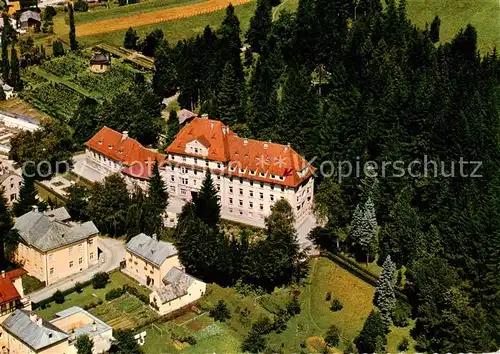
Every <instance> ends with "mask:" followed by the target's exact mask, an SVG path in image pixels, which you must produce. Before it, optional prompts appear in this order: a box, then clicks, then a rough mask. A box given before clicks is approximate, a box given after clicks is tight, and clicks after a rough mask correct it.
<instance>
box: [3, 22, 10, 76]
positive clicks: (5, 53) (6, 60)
mask: <svg viewBox="0 0 500 354" xmlns="http://www.w3.org/2000/svg"><path fill="white" fill-rule="evenodd" d="M2 19H3V23H4V28H3V30H2V79H3V82H5V83H7V82H9V78H10V62H9V43H10V38H9V30H8V29H9V28H10V21H9V16H8V15H7V13H3V14H2Z"/></svg>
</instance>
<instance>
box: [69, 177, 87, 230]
mask: <svg viewBox="0 0 500 354" xmlns="http://www.w3.org/2000/svg"><path fill="white" fill-rule="evenodd" d="M88 196H89V190H88V189H87V188H85V187H83V186H80V185H78V184H75V185H72V186H69V187H68V199H67V202H66V209H67V210H68V213H69V215H71V219H73V220H75V221H79V220H86V219H87V217H86V215H85V210H86V208H87V204H88V203H87V198H88Z"/></svg>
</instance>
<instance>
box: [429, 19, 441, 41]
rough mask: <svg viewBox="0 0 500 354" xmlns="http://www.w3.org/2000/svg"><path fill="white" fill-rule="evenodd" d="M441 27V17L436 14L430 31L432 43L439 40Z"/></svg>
mask: <svg viewBox="0 0 500 354" xmlns="http://www.w3.org/2000/svg"><path fill="white" fill-rule="evenodd" d="M440 27H441V19H440V18H439V16H436V17H434V20H432V23H431V29H430V31H429V37H430V39H431V41H432V43H437V42H439V30H440Z"/></svg>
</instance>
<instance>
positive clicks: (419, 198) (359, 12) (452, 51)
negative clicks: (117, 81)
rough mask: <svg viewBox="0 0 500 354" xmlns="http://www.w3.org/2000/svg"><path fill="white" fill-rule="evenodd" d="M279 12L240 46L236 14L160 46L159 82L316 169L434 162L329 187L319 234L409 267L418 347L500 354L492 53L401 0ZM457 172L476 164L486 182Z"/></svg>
mask: <svg viewBox="0 0 500 354" xmlns="http://www.w3.org/2000/svg"><path fill="white" fill-rule="evenodd" d="M272 5H273V4H271V3H270V1H268V0H259V1H258V5H257V9H256V13H255V16H254V17H253V18H252V20H251V24H250V28H249V30H248V32H247V33H245V34H242V33H241V28H240V24H239V21H238V18H237V17H236V16H235V14H234V9H233V8H232V7H231V6H230V7H229V8H228V9H227V14H226V18H225V19H224V21H223V23H222V25H221V27H220V28H219V29H218V30H217V31H215V30H212V29H211V28H210V27H207V28H206V29H205V31H204V33H203V34H202V35H199V36H197V37H196V38H191V39H189V40H185V41H182V42H179V43H178V44H177V45H175V46H173V47H170V46H169V45H168V44H166V43H163V44H161V46H162V48H161V49H162V50H158V51H157V52H156V71H155V78H154V83H155V85H154V86H156V87H157V88H161V90H162V93H165V92H175V90H176V89H180V97H179V100H180V104H181V106H182V107H185V108H188V109H198V110H199V113H200V114H201V113H208V114H209V116H211V117H214V118H216V119H220V120H222V121H223V122H225V123H226V124H229V125H231V126H232V128H233V129H235V130H236V131H238V132H239V133H240V134H242V135H245V136H249V137H255V138H258V139H265V140H268V139H270V140H272V141H277V142H280V143H284V144H286V143H291V145H292V146H293V148H295V149H296V150H297V151H299V152H300V153H301V154H303V155H305V156H306V157H307V158H308V159H311V160H312V159H314V164H315V165H316V166H320V165H321V164H322V163H323V162H324V161H352V162H353V163H354V162H355V161H359V162H360V163H361V164H363V163H365V162H367V161H375V162H376V163H378V164H379V165H381V164H382V162H383V161H402V162H403V163H405V164H406V165H407V164H409V163H410V162H412V161H418V162H420V163H423V161H433V162H432V164H431V167H432V168H434V169H433V170H432V173H429V174H428V175H426V176H416V177H414V176H415V174H414V176H410V175H409V174H408V173H406V174H405V175H404V176H400V177H398V178H396V177H382V176H376V175H370V176H363V175H355V176H348V177H344V178H343V179H342V180H341V183H340V184H337V183H336V182H334V181H333V180H334V179H335V180H337V179H338V178H337V177H338V175H336V176H334V177H333V178H331V179H324V180H323V177H322V176H321V175H320V176H319V177H318V182H320V185H319V189H318V192H317V198H318V209H321V210H320V211H321V214H322V215H323V216H324V225H323V227H321V228H319V229H316V230H314V232H313V235H312V236H311V237H312V238H313V239H314V240H315V241H316V242H317V243H319V244H320V245H321V246H322V247H323V248H326V249H329V250H331V251H335V249H337V247H340V248H344V249H350V250H351V251H352V252H353V253H354V254H356V255H358V256H359V255H360V256H362V257H365V256H366V260H368V261H375V260H377V261H378V262H380V263H382V262H383V261H384V260H385V259H386V258H387V256H388V255H390V256H391V258H392V260H393V261H394V262H395V263H396V265H397V267H398V268H401V267H403V268H404V269H406V290H405V291H406V293H407V295H408V297H409V300H410V302H411V305H412V307H413V316H414V318H416V325H415V328H414V330H413V331H412V336H413V337H414V338H415V339H416V340H417V345H418V346H417V349H418V350H420V351H427V352H463V351H474V352H483V351H492V350H496V349H498V346H499V345H500V336H499V333H500V332H499V331H498V328H500V313H499V309H500V275H499V270H500V263H499V256H500V232H499V226H500V200H499V196H500V194H499V178H500V174H499V170H498V165H499V162H500V156H499V153H500V150H499V141H498V139H499V110H498V108H499V107H498V106H499V102H500V101H499V98H500V97H499V88H498V87H499V81H500V64H499V61H498V58H497V53H496V52H493V53H479V52H478V50H477V36H478V34H477V32H476V30H475V29H474V28H473V27H472V26H470V25H468V26H466V24H464V29H463V30H462V31H460V32H459V33H457V34H456V36H455V38H454V39H453V40H452V42H451V43H446V44H439V43H438V42H439V23H440V20H439V18H435V19H434V21H432V20H433V19H429V21H430V22H431V21H432V24H431V25H429V26H427V27H426V28H425V29H419V28H416V27H415V26H414V25H413V24H412V23H411V21H410V20H409V19H408V18H407V17H406V11H405V1H404V0H400V1H398V2H396V1H395V0H386V3H385V4H384V5H382V3H381V2H380V1H379V0H359V1H354V0H334V1H332V0H300V1H299V8H298V11H297V12H296V13H294V14H291V13H282V14H281V15H280V17H279V19H277V20H275V21H272ZM242 37H244V40H243V41H242V39H241V38H242ZM243 47H244V48H245V50H244V51H243V53H242V51H241V48H243ZM424 159H425V160H424ZM460 161H479V162H481V165H480V169H479V170H478V171H475V172H476V175H478V176H480V177H479V178H473V177H471V174H472V173H473V172H474V170H475V169H476V167H477V166H476V164H472V163H471V164H460ZM434 166H437V168H436V167H434ZM459 168H460V173H458V171H459ZM336 172H337V173H338V171H336ZM386 174H387V172H386ZM322 180H323V181H322ZM370 230H371V231H370ZM373 230H374V232H373V233H372V231H373ZM370 235H372V236H373V237H372V238H370V237H371V236H370ZM354 238H355V239H354ZM367 238H370V239H367Z"/></svg>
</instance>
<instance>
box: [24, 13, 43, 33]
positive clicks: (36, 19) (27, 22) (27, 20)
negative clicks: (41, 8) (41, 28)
mask: <svg viewBox="0 0 500 354" xmlns="http://www.w3.org/2000/svg"><path fill="white" fill-rule="evenodd" d="M19 22H20V23H21V28H22V29H28V28H31V27H34V26H37V25H40V24H41V23H42V17H41V16H40V13H39V12H36V11H33V10H28V11H24V12H23V13H22V14H21V16H20V17H19Z"/></svg>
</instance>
